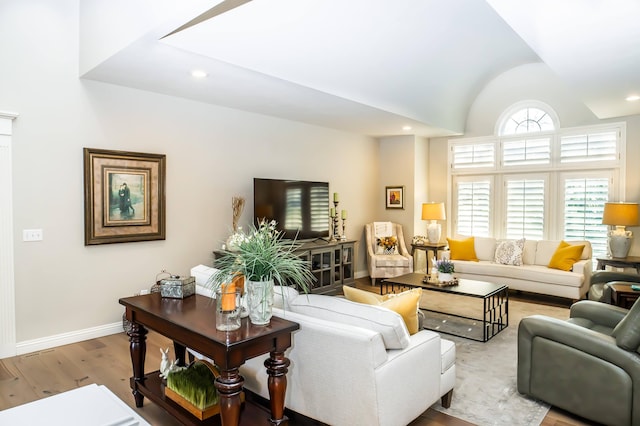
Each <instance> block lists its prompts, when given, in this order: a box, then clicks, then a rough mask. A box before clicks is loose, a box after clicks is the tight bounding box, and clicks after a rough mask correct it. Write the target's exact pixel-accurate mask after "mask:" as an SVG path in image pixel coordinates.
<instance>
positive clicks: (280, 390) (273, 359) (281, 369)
mask: <svg viewBox="0 0 640 426" xmlns="http://www.w3.org/2000/svg"><path fill="white" fill-rule="evenodd" d="M269 355H270V356H269V358H267V359H266V360H265V362H264V366H265V367H267V374H268V375H269V379H268V381H267V384H268V387H269V399H270V404H271V418H270V419H269V421H270V422H271V424H273V425H280V424H283V423H284V422H287V421H288V419H287V417H286V416H285V415H284V397H285V394H286V392H287V371H289V370H288V367H289V364H290V361H289V359H288V358H287V357H285V356H284V352H271V353H270V354H269Z"/></svg>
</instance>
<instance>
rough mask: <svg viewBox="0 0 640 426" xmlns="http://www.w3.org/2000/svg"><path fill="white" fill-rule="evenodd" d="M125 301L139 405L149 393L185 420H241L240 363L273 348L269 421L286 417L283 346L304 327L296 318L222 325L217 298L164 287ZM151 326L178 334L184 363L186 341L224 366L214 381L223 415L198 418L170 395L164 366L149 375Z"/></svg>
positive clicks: (225, 425)
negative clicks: (163, 291) (166, 291)
mask: <svg viewBox="0 0 640 426" xmlns="http://www.w3.org/2000/svg"><path fill="white" fill-rule="evenodd" d="M120 304H121V305H124V306H125V308H126V313H125V317H126V319H127V320H128V321H130V322H131V327H130V329H129V331H128V334H129V341H130V342H131V344H130V350H131V362H132V364H133V377H132V378H131V389H132V390H133V396H134V398H135V402H136V407H142V404H143V400H144V397H145V396H146V397H147V398H149V399H150V400H152V401H153V402H155V403H156V404H158V405H160V406H162V407H163V408H164V409H165V410H166V411H167V412H168V413H170V414H171V415H173V416H174V417H176V418H177V419H178V420H180V421H181V422H182V423H183V424H185V425H218V424H222V426H235V425H238V424H240V408H241V401H240V392H241V391H242V385H243V383H244V380H243V378H242V376H241V375H240V374H239V372H238V368H239V367H240V366H241V365H242V364H244V362H245V361H246V360H247V359H250V358H254V357H256V356H259V355H262V354H265V353H267V352H268V353H269V354H270V357H269V358H268V359H267V360H266V361H265V367H266V369H267V374H268V382H267V383H268V387H269V396H270V400H271V401H270V408H271V418H270V419H269V421H270V422H271V424H274V425H279V424H281V423H283V422H285V421H286V420H287V419H286V417H285V416H284V398H285V392H286V388H287V377H286V374H287V370H288V367H289V360H288V359H287V358H286V357H285V356H284V351H285V350H286V349H287V348H288V347H289V346H291V333H292V332H293V331H295V330H297V329H298V328H300V326H299V325H298V324H297V323H295V322H291V321H287V320H284V319H282V318H278V317H273V318H272V319H271V324H270V325H269V326H266V327H258V326H253V325H251V324H250V322H249V319H248V318H245V319H243V320H242V325H241V327H240V329H238V330H235V331H230V332H224V331H218V330H216V324H215V305H214V302H213V300H212V299H210V298H208V297H204V296H200V295H194V296H190V297H187V298H186V299H169V298H162V297H161V296H160V293H152V294H148V295H144V296H135V297H127V298H123V299H120ZM147 328H150V329H152V330H154V331H156V332H158V333H160V334H162V335H164V336H166V337H168V338H169V339H172V340H173V345H174V350H175V356H176V359H177V360H178V364H179V365H184V361H185V351H186V348H187V347H189V348H192V349H194V350H195V351H197V352H199V353H201V354H203V355H205V356H207V357H209V358H211V359H213V360H214V361H215V363H216V365H217V366H218V368H219V369H220V376H219V377H217V378H216V381H215V386H216V389H217V390H218V393H219V398H220V419H218V418H217V417H215V416H214V417H211V418H209V419H207V420H204V421H200V420H198V419H197V418H196V417H194V416H193V415H191V414H190V413H189V412H188V411H186V410H184V409H183V408H182V407H180V406H179V405H178V404H176V403H175V402H173V401H171V400H170V399H169V398H165V396H164V392H163V385H162V382H161V380H160V378H159V371H154V372H152V373H148V374H146V375H145V373H144V361H145V355H146V335H147V333H148V331H147ZM245 424H247V423H246V422H245Z"/></svg>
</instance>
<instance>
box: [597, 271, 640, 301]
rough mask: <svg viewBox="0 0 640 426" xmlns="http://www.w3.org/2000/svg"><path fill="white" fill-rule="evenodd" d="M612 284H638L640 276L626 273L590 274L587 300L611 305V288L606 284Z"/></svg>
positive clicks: (600, 272)
mask: <svg viewBox="0 0 640 426" xmlns="http://www.w3.org/2000/svg"><path fill="white" fill-rule="evenodd" d="M614 282H624V283H631V284H636V283H640V275H638V274H632V273H626V272H614V271H594V272H593V274H591V287H589V300H595V301H597V302H604V303H611V288H610V287H609V286H608V285H607V284H610V283H614Z"/></svg>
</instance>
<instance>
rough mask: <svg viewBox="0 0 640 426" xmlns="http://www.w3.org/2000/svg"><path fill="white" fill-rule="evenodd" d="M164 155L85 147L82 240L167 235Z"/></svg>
mask: <svg viewBox="0 0 640 426" xmlns="http://www.w3.org/2000/svg"><path fill="white" fill-rule="evenodd" d="M165 168H166V156H165V155H163V154H143V153H138V152H126V151H109V150H103V149H92V148H84V244H85V245H86V246H89V245H95V244H110V243H128V242H133V241H150V240H164V239H165V207H166V206H165Z"/></svg>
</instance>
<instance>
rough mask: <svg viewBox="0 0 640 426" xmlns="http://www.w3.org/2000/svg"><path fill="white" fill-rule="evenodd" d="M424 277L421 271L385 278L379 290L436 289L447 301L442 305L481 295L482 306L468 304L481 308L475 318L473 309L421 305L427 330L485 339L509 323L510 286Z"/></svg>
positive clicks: (387, 291)
mask: <svg viewBox="0 0 640 426" xmlns="http://www.w3.org/2000/svg"><path fill="white" fill-rule="evenodd" d="M424 279H425V275H424V274H406V275H401V276H399V277H395V278H385V279H384V280H382V282H381V284H380V293H381V294H384V293H396V292H399V291H404V290H406V289H407V288H421V289H423V290H426V291H430V292H439V293H440V294H439V297H440V299H442V300H443V301H444V302H445V303H444V304H445V305H449V306H445V307H455V306H452V305H456V304H458V303H457V302H456V300H461V298H474V299H480V301H481V303H482V307H481V308H480V307H479V306H478V308H476V307H474V306H473V305H474V304H473V303H470V307H469V308H470V309H472V310H475V309H478V310H479V309H482V317H481V318H477V317H476V315H475V313H471V314H469V315H464V314H460V313H459V312H458V313H454V312H453V309H444V308H438V309H423V308H421V310H423V311H425V316H426V318H425V325H424V328H427V329H429V330H434V331H438V332H442V333H446V334H451V335H454V336H459V337H464V338H467V339H472V340H477V341H480V342H486V341H488V340H489V339H491V338H492V337H493V336H495V335H496V334H498V333H499V332H501V331H502V330H504V329H505V328H507V327H508V326H509V287H507V286H506V285H501V284H493V283H488V282H485V281H475V280H466V279H460V280H458V284H457V285H453V286H439V285H436V284H430V283H425V282H423V280H424ZM454 296H458V297H457V298H456V297H454ZM447 302H448V303H447ZM463 303H464V302H463Z"/></svg>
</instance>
